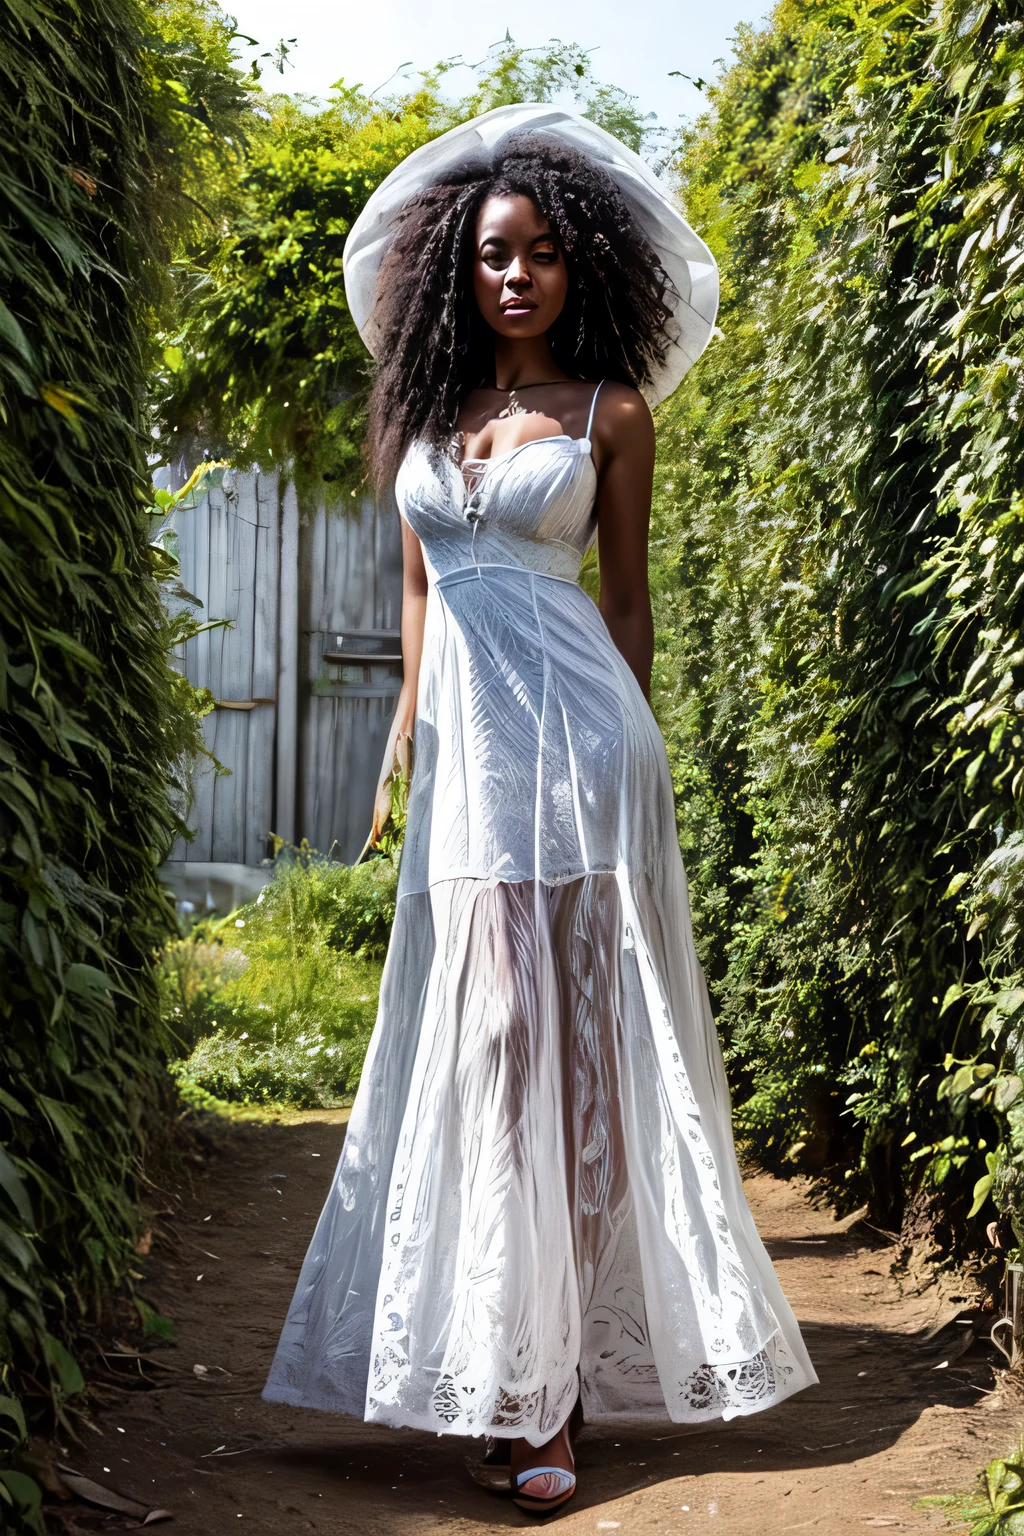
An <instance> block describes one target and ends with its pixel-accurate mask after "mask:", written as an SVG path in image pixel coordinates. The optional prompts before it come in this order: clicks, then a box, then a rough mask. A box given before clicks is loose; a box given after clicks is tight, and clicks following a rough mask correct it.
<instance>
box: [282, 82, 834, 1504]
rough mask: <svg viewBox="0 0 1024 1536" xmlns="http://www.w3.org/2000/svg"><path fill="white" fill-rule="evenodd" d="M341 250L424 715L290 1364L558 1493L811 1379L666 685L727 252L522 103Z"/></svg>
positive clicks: (290, 1334)
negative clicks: (734, 1045) (729, 1022)
mask: <svg viewBox="0 0 1024 1536" xmlns="http://www.w3.org/2000/svg"><path fill="white" fill-rule="evenodd" d="M346 285H347V289H348V294H349V301H350V306H351V309H352V313H353V315H354V317H355V319H356V322H357V324H359V326H360V329H361V332H362V334H363V336H364V339H366V341H367V343H368V345H369V346H370V348H371V350H372V351H373V352H374V353H375V355H376V357H377V360H378V370H377V379H376V384H375V387H374V392H373V397H372V401H371V411H370V454H371V460H372V463H373V466H374V469H375V472H376V474H377V477H378V480H379V482H380V483H381V484H382V485H386V484H388V483H390V482H391V481H392V480H393V481H394V484H395V493H396V496H397V500H398V505H399V508H400V510H401V513H402V519H403V521H402V536H403V548H404V556H405V591H404V601H403V611H402V649H403V656H404V660H405V683H404V686H403V690H402V694H401V697H400V700H399V706H398V711H397V714H396V718H395V723H394V728H393V731H392V738H391V740H390V742H389V744H388V753H387V758H386V762H385V778H386V777H387V776H388V775H390V773H391V769H392V765H393V761H394V759H395V756H396V753H397V755H398V756H399V757H402V756H403V755H404V751H403V745H402V744H403V741H404V739H405V738H407V737H412V739H413V741H414V744H415V763H414V768H413V772H412V787H411V794H410V800H409V814H408V830H407V834H406V841H405V847H404V850H403V855H402V865H401V874H400V880H399V900H398V908H397V913H396V918H395V926H394V932H393V935H392V941H391V947H390V950H389V953H388V959H387V964H386V966H385V971H384V979H383V984H382V989H381V1000H380V1012H379V1015H378V1021H377V1028H376V1030H375V1032H374V1036H373V1040H372V1042H371V1045H370V1049H369V1053H368V1055H367V1059H366V1066H365V1068H364V1071H363V1077H362V1084H361V1087H360V1090H359V1094H358V1097H357V1099H356V1103H355V1105H354V1107H353V1111H352V1118H351V1122H350V1125H349V1130H348V1135H347V1137H346V1141H345V1147H344V1151H343V1153H342V1157H341V1162H340V1164H339V1168H338V1173H337V1177H336V1179H335V1184H334V1187H333V1190H332V1192H331V1195H330V1197H329V1198H328V1201H327V1204H326V1206H325V1209H324V1212H323V1215H322V1217H321V1220H320V1223H319V1226H318V1227H317V1231H316V1235H315V1236H314V1239H313V1242H312V1245H311V1247H310V1250H309V1253H308V1255H307V1258H306V1261H305V1264H304V1267H303V1270H302V1274H301V1276H300V1279H299V1284H298V1287H297V1289H296V1293H295V1299H294V1301H293V1304H292V1309H291V1312H290V1314H289V1317H288V1320H287V1322H286V1324H285V1328H284V1332H283V1334H282V1338H281V1343H280V1346H279V1349H278V1353H277V1357H276V1359H275V1362H274V1367H273V1370H272V1372H271V1376H270V1381H269V1383H268V1386H267V1389H266V1393H265V1395H266V1396H267V1397H269V1398H272V1399H276V1400H281V1401H286V1402H290V1403H296V1404H305V1405H310V1406H314V1407H320V1408H329V1409H338V1410H342V1411H344V1412H349V1413H355V1414H359V1415H361V1416H363V1417H365V1418H366V1419H367V1420H375V1421H377V1422H380V1423H386V1424H394V1425H412V1426H416V1427H418V1428H429V1429H433V1430H436V1431H438V1432H440V1433H445V1432H448V1433H453V1434H463V1435H481V1434H482V1435H486V1436H487V1437H488V1438H489V1440H490V1442H491V1449H490V1452H489V1456H488V1460H489V1461H490V1462H491V1463H492V1464H493V1463H495V1462H499V1461H502V1460H504V1461H505V1462H506V1463H507V1464H508V1466H509V1474H508V1486H509V1488H510V1490H511V1491H512V1493H513V1496H514V1497H515V1498H516V1500H517V1502H518V1503H520V1504H522V1505H523V1506H524V1507H525V1508H528V1509H532V1510H535V1511H537V1512H547V1511H549V1510H551V1509H553V1508H555V1507H557V1506H558V1505H559V1504H561V1503H563V1502H564V1501H565V1500H566V1499H567V1498H568V1497H570V1495H571V1494H572V1492H573V1490H574V1488H575V1475H574V1470H573V1452H572V1443H571V1441H572V1434H573V1431H574V1429H575V1427H576V1426H577V1425H578V1423H579V1422H580V1419H581V1417H583V1416H585V1417H586V1419H587V1420H588V1421H591V1422H601V1421H607V1422H614V1421H622V1420H627V1421H633V1422H634V1423H636V1422H637V1421H650V1422H656V1421H658V1420H659V1419H660V1420H662V1421H664V1420H665V1419H666V1418H669V1419H672V1420H675V1421H677V1422H695V1421H701V1420H708V1419H714V1418H717V1417H722V1418H730V1417H732V1416H733V1415H735V1414H744V1413H750V1412H753V1411H755V1410H756V1409H759V1408H763V1407H767V1406H769V1405H770V1404H772V1403H775V1402H778V1401H780V1400H781V1399H782V1398H784V1397H786V1396H788V1395H790V1394H791V1393H792V1392H794V1391H796V1390H798V1389H799V1388H801V1387H804V1386H806V1385H808V1384H809V1383H810V1382H813V1381H814V1380H815V1379H816V1378H815V1375H814V1371H813V1369H812V1367H811V1364H810V1361H809V1360H808V1357H807V1354H806V1351H805V1350H804V1347H803V1343H802V1341H801V1339H800V1335H799V1331H798V1329H797V1326H796V1322H795V1320H794V1318H793V1315H792V1313H791V1311H790V1309H789V1307H788V1306H787V1304H786V1302H785V1300H784V1298H783V1296H782V1292H781V1290H780V1288H779V1285H778V1282H777V1280H776V1278H775V1275H774V1272H773V1270H772V1267H771V1264H770V1262H769V1260H768V1258H767V1255H766V1254H765V1251H764V1248H763V1246H762V1244H761V1242H760V1240H759V1238H758V1236H757V1233H756V1230H755V1228H754V1225H753V1222H752V1220H751V1217H750V1213H749V1211H748V1209H747V1206H746V1203H745V1201H744V1198H743V1193H742V1188H741V1183H740V1176H739V1171H738V1168H737V1164H736V1159H735V1154H734V1151H733V1144H732V1136H731V1129H730V1112H729V1099H728V1091H727V1087H726V1082H725V1076H724V1071H723V1067H722V1059H721V1053H720V1050H719V1046H718V1040H717V1036H716V1034H715V1029H714V1024H713V1021H712V1018H711V1014H710V1010H709V1006H708V999H707V992H706V989H705V986H704V981H703V977H702V975H701V972H700V968H699V966H698V963H697V960H696V956H695V954H694V948H693V939H692V936H691V931H690V922H689V912H688V904H687V893H686V883H685V877H684V874H683V868H682V863H681V860H680V856H679V849H678V844H677V841H676V835H675V821H674V812H673V798H672V786H671V781H670V777H669V771H668V766H667V761H666V757H665V750H664V745H663V743H662V740H661V737H660V735H659V733H658V729H657V726H656V725H655V722H654V719H653V717H652V715H651V712H650V709H649V707H648V703H647V695H648V692H649V687H650V673H651V658H652V649H653V637H652V623H651V610H650V600H649V596H648V591H647V531H648V519H649V514H650V499H651V481H652V472H653V464H654V432H653V427H652V423H651V417H650V411H649V408H648V405H647V402H646V400H645V398H644V393H643V392H646V395H647V397H648V398H649V399H651V400H655V401H656V400H658V399H661V398H663V397H664V396H665V395H666V394H668V393H670V392H671V390H672V389H673V388H674V387H675V385H676V384H677V383H678V381H679V379H680V378H681V377H682V374H683V373H684V372H685V370H686V368H687V367H688V366H689V364H690V363H691V362H692V361H693V360H694V359H695V357H696V356H697V355H698V353H699V352H700V350H701V348H702V347H703V345H704V343H705V342H706V340H707V337H708V335H709V333H710V329H711V325H712V322H713V319H714V313H715V307H716V303H717V285H716V274H715V268H714V263H713V261H712V259H711V257H710V255H709V253H708V252H707V250H706V248H705V247H704V246H703V245H702V243H701V242H700V241H699V240H698V239H697V237H696V236H695V235H694V234H693V232H692V230H690V229H689V227H688V226H687V225H686V224H685V222H684V221H683V220H682V218H681V217H680V216H679V214H678V213H677V211H676V210H675V209H674V207H673V206H672V204H671V203H670V202H669V201H668V199H667V198H666V197H665V195H664V193H663V192H662V190H661V187H660V185H659V183H658V182H657V180H656V178H655V177H654V176H653V175H652V173H651V172H650V171H649V170H648V169H647V168H646V167H645V166H644V165H643V163H642V162H641V161H640V160H639V159H638V158H637V157H636V156H635V155H632V154H631V152H630V151H628V150H626V149H624V148H623V146H622V145H620V144H618V143H617V142H616V141H615V140H614V139H612V138H611V137H610V136H609V135H608V134H606V133H604V132H603V131H602V130H601V129H599V128H597V127H595V126H594V125H593V124H591V123H588V122H586V121H585V120H584V119H582V118H580V117H578V116H577V115H576V114H575V113H572V112H568V111H564V110H562V109H560V108H553V107H531V106H524V107H511V108H500V109H498V110H497V111H495V112H491V113H488V114H486V115H485V116H484V117H482V118H478V119H476V120H475V121H474V122H473V123H470V124H465V125H463V126H462V127H460V128H458V129H455V130H453V131H452V132H451V133H448V134H446V135H444V136H443V137H442V138H440V139H438V140H435V141H434V142H433V143H432V144H429V145H427V146H425V147H424V148H423V149H421V150H419V151H417V152H416V153H415V154H413V155H412V156H410V157H409V159H408V160H407V161H405V162H404V163H403V165H402V166H400V167H399V168H398V170H396V171H395V172H393V173H392V175H391V176H390V177H389V178H388V179H387V181H385V182H384V183H383V185H382V186H381V187H380V188H379V189H378V191H377V192H376V193H375V194H374V196H373V197H372V198H371V199H370V202H369V204H368V205H367V208H366V210H365V211H364V213H363V215H362V216H361V218H360V219H359V221H358V222H357V224H356V226H355V227H354V228H353V230H352V233H351V235H350V236H349V240H348V245H347V248H346ZM642 391H643V392H642ZM595 537H596V538H597V540H598V552H599V560H600V574H601V599H600V604H599V607H595V606H594V604H593V603H592V602H591V600H590V598H589V597H587V596H586V594H585V593H584V592H583V591H582V589H581V588H580V587H579V585H578V584H577V577H578V573H579V568H580V561H581V558H582V556H583V554H584V552H585V550H586V549H587V548H588V546H589V545H590V544H591V543H592V542H593V540H594V539H595Z"/></svg>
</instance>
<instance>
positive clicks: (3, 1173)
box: [0, 1147, 32, 1227]
mask: <svg viewBox="0 0 1024 1536" xmlns="http://www.w3.org/2000/svg"><path fill="white" fill-rule="evenodd" d="M0 1189H3V1191H4V1192H5V1194H6V1195H7V1196H8V1198H9V1199H10V1201H11V1204H12V1205H13V1206H14V1209H15V1210H16V1211H17V1213H18V1215H19V1216H20V1217H21V1219H22V1221H23V1222H24V1223H25V1225H26V1226H27V1227H31V1226H32V1202H31V1200H30V1199H29V1195H28V1190H27V1189H26V1188H25V1180H24V1177H23V1175H22V1173H21V1170H20V1169H19V1168H17V1167H16V1166H15V1165H14V1163H12V1162H11V1159H10V1158H9V1157H8V1155H7V1153H6V1152H5V1151H4V1149H3V1147H0Z"/></svg>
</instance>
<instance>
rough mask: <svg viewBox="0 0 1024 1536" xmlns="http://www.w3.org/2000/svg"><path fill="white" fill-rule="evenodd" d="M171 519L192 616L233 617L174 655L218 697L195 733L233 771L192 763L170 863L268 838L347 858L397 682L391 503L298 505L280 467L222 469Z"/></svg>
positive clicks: (252, 849)
mask: <svg viewBox="0 0 1024 1536" xmlns="http://www.w3.org/2000/svg"><path fill="white" fill-rule="evenodd" d="M165 479H166V481H167V483H168V484H169V485H171V486H173V485H174V483H175V476H174V473H173V472H171V473H169V474H167V475H166V476H165ZM183 480H184V466H182V472H181V473H179V475H178V477H177V483H178V484H181V483H183ZM169 522H170V523H171V526H172V527H173V529H174V531H175V533H176V535H177V545H178V559H179V563H180V567H181V579H182V584H183V586H184V587H185V588H186V590H187V591H188V592H189V593H191V594H192V595H193V597H195V598H196V599H198V601H199V602H200V603H201V604H202V610H201V611H200V613H199V616H200V617H201V618H202V619H204V620H217V619H227V620H229V621H230V624H231V627H230V628H223V629H215V630H212V631H210V632H209V633H207V634H203V635H198V636H196V637H195V638H193V639H192V640H190V641H188V643H187V644H186V645H185V646H184V647H183V650H182V654H181V656H180V658H179V665H181V666H182V668H183V670H184V671H185V674H186V675H187V676H188V677H189V679H190V680H191V681H192V682H194V683H196V684H197V685H198V686H200V687H203V688H208V689H209V690H210V692H211V693H212V694H213V696H214V698H215V699H216V701H217V705H216V708H215V709H214V710H213V712H212V714H211V715H209V716H208V717H207V719H206V720H205V721H204V737H205V740H206V745H207V747H208V748H209V751H210V752H211V754H212V756H213V757H215V758H216V759H218V760H219V761H220V762H221V763H222V764H223V765H224V767H225V768H227V769H228V770H229V773H228V774H227V775H220V774H218V773H217V772H216V771H215V770H214V768H213V766H212V764H208V763H200V764H199V765H198V767H197V769H196V771H195V777H194V782H193V785H192V790H193V795H194V804H193V809H192V811H191V814H190V816H189V822H190V825H191V826H193V827H194V828H195V838H194V840H193V841H192V842H185V841H184V840H183V839H179V841H178V843H177V844H176V845H175V848H174V851H173V853H172V856H171V857H172V862H176V863H180V862H185V863H233V864H249V865H254V864H258V863H259V862H260V860H261V859H263V858H264V857H265V856H266V854H267V851H268V848H269V846H270V839H271V836H272V834H276V835H277V836H278V837H282V838H284V839H286V840H287V841H288V842H298V841H300V840H301V839H302V838H306V839H308V841H309V842H310V844H311V845H312V846H313V847H315V848H319V849H320V850H322V851H323V852H325V853H327V852H329V851H333V854H334V857H336V858H340V859H343V860H345V861H347V862H350V861H351V860H352V859H353V858H355V857H356V856H357V855H358V853H359V850H360V848H361V847H362V845H363V842H364V840H365V838H366V834H367V831H368V830H369V825H370V816H371V812H372V805H373V792H374V788H375V786H376V780H377V773H378V770H379V767H380V762H381V759H382V757H383V753H384V748H385V745H386V740H387V733H388V729H389V727H390V723H391V717H392V714H393V711H394V707H395V700H396V697H397V694H398V690H399V688H400V687H401V676H402V672H401V655H400V648H399V631H398V625H399V619H400V613H401V536H400V531H399V522H398V513H397V511H396V509H395V508H394V506H391V507H386V508H384V509H378V508H377V507H376V506H375V505H374V503H373V502H372V501H371V500H369V499H367V500H365V501H364V502H363V503H362V504H361V505H360V506H359V507H358V508H357V509H356V510H355V511H353V512H348V511H347V510H342V511H333V510H332V511H329V510H327V509H326V508H325V507H324V506H322V505H320V506H311V507H301V506H300V505H299V503H298V499H297V497H296V494H295V488H294V486H293V485H292V484H291V482H290V481H287V480H286V479H285V477H284V476H282V475H280V474H279V473H278V472H277V471H271V472H267V473H264V472H261V471H252V472H247V473H244V474H239V473H232V472H231V471H226V472H225V473H224V476H223V484H222V485H220V486H219V487H211V488H210V489H209V490H208V491H207V493H206V494H205V495H204V496H203V497H202V498H201V499H200V500H199V502H198V504H197V505H196V506H195V507H193V508H191V509H185V508H179V509H176V510H175V511H174V513H173V514H172V515H171V517H170V518H169Z"/></svg>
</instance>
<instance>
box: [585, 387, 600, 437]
mask: <svg viewBox="0 0 1024 1536" xmlns="http://www.w3.org/2000/svg"><path fill="white" fill-rule="evenodd" d="M603 383H604V379H602V380H601V383H600V384H598V386H597V388H596V389H595V390H594V394H593V398H592V399H591V402H590V415H589V416H588V418H587V430H586V432H585V433H584V437H585V438H586V440H587V442H589V441H590V429H591V427H592V426H593V425H594V407H595V405H596V404H597V397H598V395H599V394H600V393H601V384H603Z"/></svg>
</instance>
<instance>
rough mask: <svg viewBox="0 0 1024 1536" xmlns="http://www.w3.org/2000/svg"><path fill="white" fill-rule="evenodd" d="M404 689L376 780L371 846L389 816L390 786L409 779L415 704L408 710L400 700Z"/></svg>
mask: <svg viewBox="0 0 1024 1536" xmlns="http://www.w3.org/2000/svg"><path fill="white" fill-rule="evenodd" d="M404 693H405V688H404V686H403V689H402V693H400V694H399V696H398V708H397V709H396V710H395V718H394V720H393V721H392V722H391V730H390V732H389V733H388V741H387V746H386V747H385V749H384V761H383V763H382V764H381V770H380V778H379V779H378V780H377V792H376V794H375V795H374V797H373V826H372V827H371V828H370V842H371V843H374V844H376V843H379V842H380V835H381V832H382V831H383V830H384V824H385V822H386V821H387V819H388V817H389V816H390V815H391V783H392V780H393V779H394V778H396V777H398V778H401V779H404V780H405V781H406V782H407V783H408V781H409V779H410V777H411V775H412V726H413V720H414V717H415V709H416V704H415V700H413V701H412V704H411V707H410V704H409V701H408V699H405V700H403V694H404Z"/></svg>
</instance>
